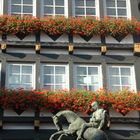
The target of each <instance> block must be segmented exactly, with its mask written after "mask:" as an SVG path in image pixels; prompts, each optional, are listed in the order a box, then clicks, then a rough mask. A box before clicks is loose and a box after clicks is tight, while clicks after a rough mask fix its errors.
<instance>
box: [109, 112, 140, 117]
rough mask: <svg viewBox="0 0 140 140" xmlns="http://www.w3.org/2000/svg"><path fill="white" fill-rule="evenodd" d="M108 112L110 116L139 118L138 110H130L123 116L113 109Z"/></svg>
mask: <svg viewBox="0 0 140 140" xmlns="http://www.w3.org/2000/svg"><path fill="white" fill-rule="evenodd" d="M109 114H110V117H121V118H139V112H138V111H130V112H128V113H127V114H126V115H125V116H123V115H122V114H121V113H118V112H116V111H115V110H110V111H109Z"/></svg>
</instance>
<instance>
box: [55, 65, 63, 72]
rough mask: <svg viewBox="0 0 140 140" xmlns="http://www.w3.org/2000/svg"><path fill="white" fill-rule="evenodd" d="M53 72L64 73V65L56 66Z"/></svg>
mask: <svg viewBox="0 0 140 140" xmlns="http://www.w3.org/2000/svg"><path fill="white" fill-rule="evenodd" d="M55 73H56V74H65V67H59V66H56V67H55Z"/></svg>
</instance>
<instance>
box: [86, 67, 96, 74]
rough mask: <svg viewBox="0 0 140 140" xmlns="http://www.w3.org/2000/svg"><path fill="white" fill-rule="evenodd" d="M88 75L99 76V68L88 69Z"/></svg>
mask: <svg viewBox="0 0 140 140" xmlns="http://www.w3.org/2000/svg"><path fill="white" fill-rule="evenodd" d="M88 74H89V75H97V74H98V68H97V67H89V68H88Z"/></svg>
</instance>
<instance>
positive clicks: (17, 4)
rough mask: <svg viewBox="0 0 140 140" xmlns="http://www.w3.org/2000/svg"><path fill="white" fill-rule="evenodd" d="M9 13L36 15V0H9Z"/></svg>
mask: <svg viewBox="0 0 140 140" xmlns="http://www.w3.org/2000/svg"><path fill="white" fill-rule="evenodd" d="M9 14H10V15H20V16H24V15H33V16H36V0H10V4H9Z"/></svg>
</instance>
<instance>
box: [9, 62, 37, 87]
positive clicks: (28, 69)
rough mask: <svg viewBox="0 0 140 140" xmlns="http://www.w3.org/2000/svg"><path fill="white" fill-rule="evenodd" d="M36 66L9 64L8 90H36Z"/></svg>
mask: <svg viewBox="0 0 140 140" xmlns="http://www.w3.org/2000/svg"><path fill="white" fill-rule="evenodd" d="M34 77H35V74H34V64H11V63H9V64H8V68H7V88H13V89H16V88H24V89H34V88H35V78H34Z"/></svg>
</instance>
